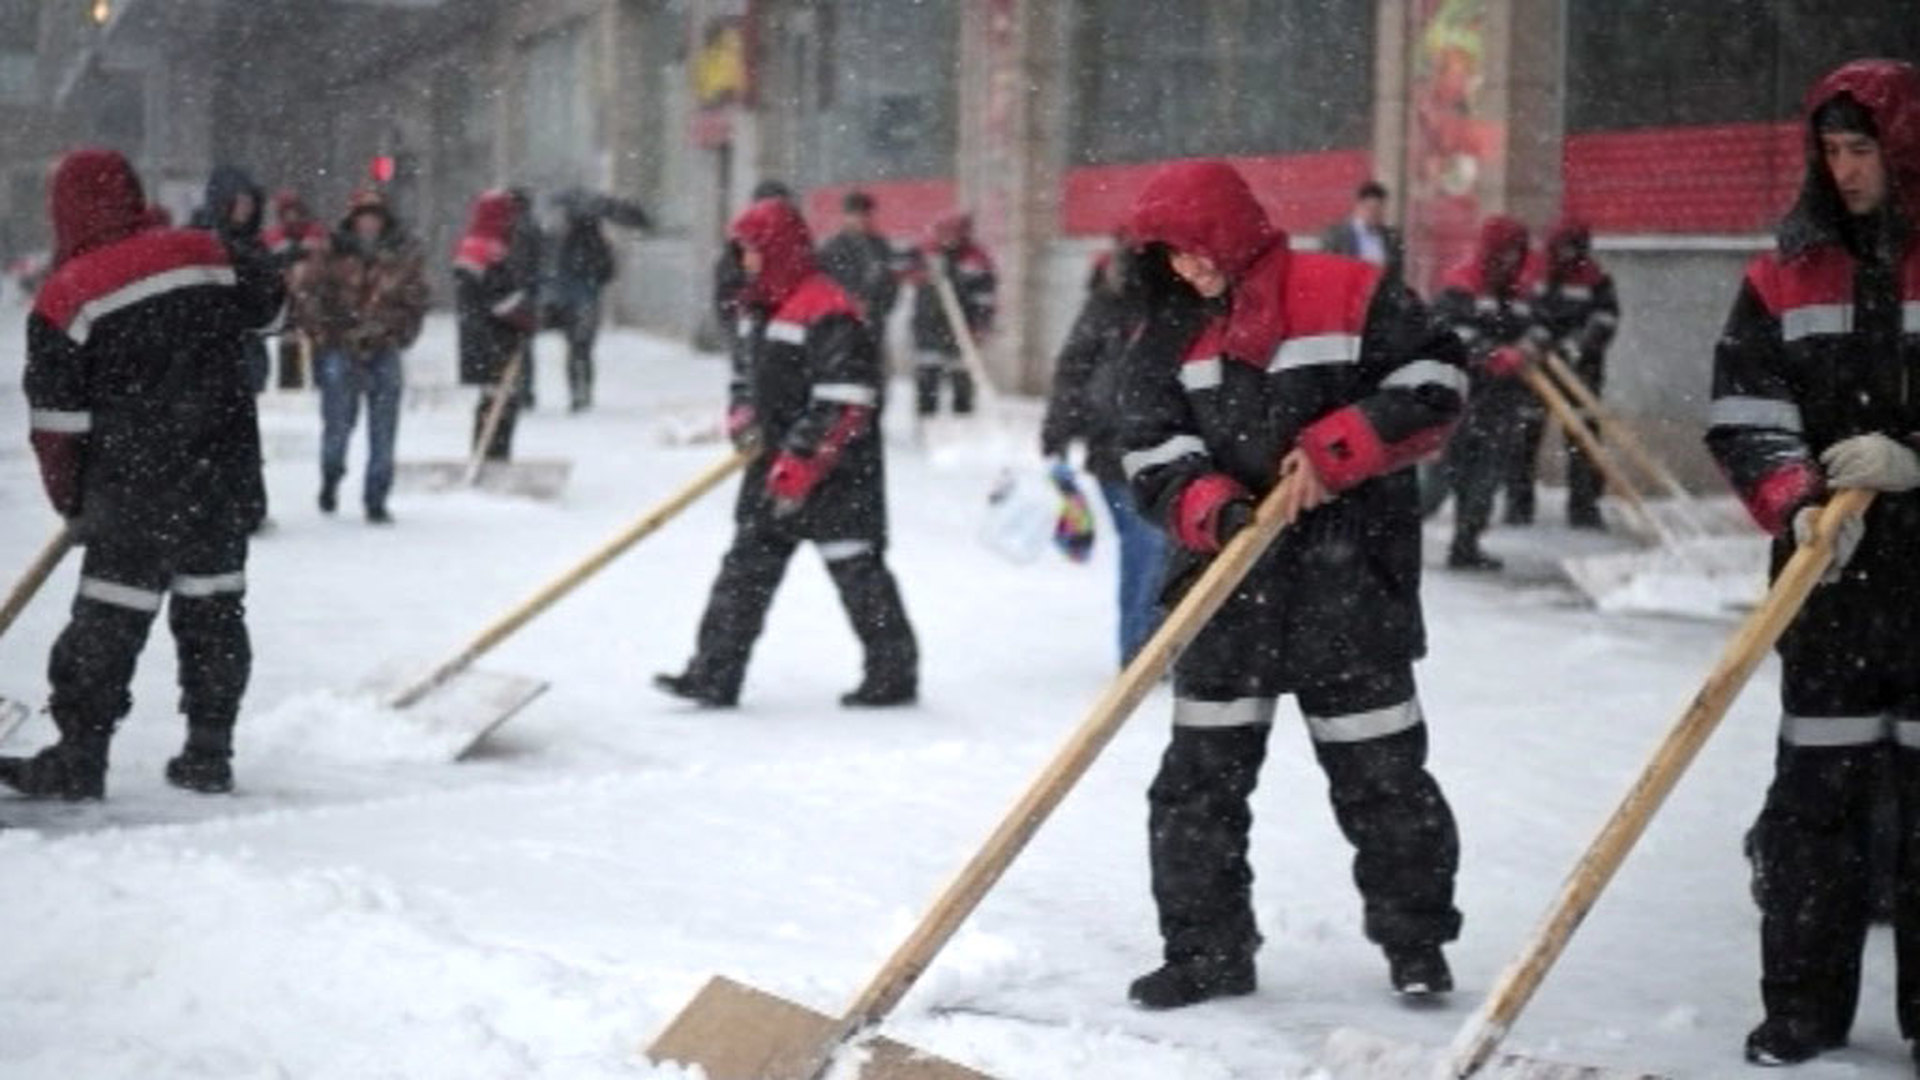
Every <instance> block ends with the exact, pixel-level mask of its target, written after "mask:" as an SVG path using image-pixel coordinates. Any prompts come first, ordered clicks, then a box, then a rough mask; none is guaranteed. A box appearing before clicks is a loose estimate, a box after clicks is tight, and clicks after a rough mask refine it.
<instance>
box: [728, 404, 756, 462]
mask: <svg viewBox="0 0 1920 1080" xmlns="http://www.w3.org/2000/svg"><path fill="white" fill-rule="evenodd" d="M759 420H760V417H759V415H758V414H756V413H755V412H754V411H753V406H751V405H735V406H734V407H733V408H731V409H728V410H727V440H728V441H729V442H731V443H733V448H734V449H735V450H743V451H744V450H752V449H753V448H754V447H756V446H759V445H760V423H759Z"/></svg>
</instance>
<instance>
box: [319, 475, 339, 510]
mask: <svg viewBox="0 0 1920 1080" xmlns="http://www.w3.org/2000/svg"><path fill="white" fill-rule="evenodd" d="M339 508H340V478H339V477H338V476H323V477H321V478H320V512H321V513H323V514H331V513H333V512H334V511H335V510H338V509H339Z"/></svg>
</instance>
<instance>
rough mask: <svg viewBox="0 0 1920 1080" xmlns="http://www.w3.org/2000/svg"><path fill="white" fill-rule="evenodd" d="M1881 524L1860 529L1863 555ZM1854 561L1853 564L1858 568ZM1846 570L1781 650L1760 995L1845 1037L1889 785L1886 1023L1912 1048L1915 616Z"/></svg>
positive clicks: (1877, 573)
mask: <svg viewBox="0 0 1920 1080" xmlns="http://www.w3.org/2000/svg"><path fill="white" fill-rule="evenodd" d="M1876 509H1878V508H1876ZM1882 520H1884V519H1882ZM1879 523H1880V522H1876V521H1875V520H1874V519H1873V518H1869V526H1868V534H1867V535H1868V538H1869V539H1868V541H1867V542H1868V543H1872V537H1873V529H1874V525H1875V524H1879ZM1885 539H1887V538H1886V537H1883V538H1882V540H1883V541H1884V540H1885ZM1864 550H1865V545H1863V553H1864ZM1876 554H1877V553H1876ZM1901 557H1903V558H1905V557H1910V556H1904V555H1903V556H1901ZM1861 561H1862V559H1861V558H1860V557H1858V556H1856V559H1855V563H1856V564H1858V563H1859V562H1861ZM1875 561H1876V562H1879V561H1880V560H1878V559H1876V560H1875ZM1852 569H1853V567H1851V566H1850V567H1849V574H1848V576H1847V577H1846V578H1845V579H1843V580H1841V581H1840V582H1838V583H1835V584H1832V585H1823V586H1821V587H1820V588H1818V589H1816V590H1815V591H1814V594H1813V596H1812V598H1811V599H1810V600H1809V601H1808V603H1807V606H1806V608H1805V609H1804V610H1803V611H1802V612H1801V614H1800V617H1799V618H1798V619H1797V620H1795V622H1794V624H1793V626H1792V627H1791V628H1789V630H1788V632H1787V634H1786V636H1785V638H1784V639H1783V640H1782V643H1781V647H1780V654H1781V661H1782V674H1781V703H1782V717H1781V726H1780V739H1779V743H1778V747H1777V752H1776V757H1775V762H1774V777H1773V784H1772V786H1771V787H1770V788H1769V789H1768V791H1767V799H1766V804H1765V806H1764V807H1763V808H1762V810H1761V812H1760V820H1759V822H1758V823H1757V824H1756V826H1755V829H1754V833H1753V846H1754V859H1755V863H1756V867H1757V868H1758V869H1759V870H1760V873H1759V874H1758V875H1757V876H1756V891H1757V892H1758V894H1759V897H1758V898H1759V901H1760V909H1761V929H1760V959H1761V979H1760V994H1761V999H1762V1001H1763V1002H1764V1004H1765V1006H1766V1010H1767V1015H1768V1016H1769V1017H1781V1018H1786V1019H1798V1020H1800V1021H1802V1022H1804V1023H1809V1024H1812V1025H1815V1029H1816V1030H1818V1031H1820V1032H1821V1033H1822V1034H1825V1035H1827V1036H1830V1037H1832V1038H1834V1039H1836V1040H1837V1039H1838V1038H1840V1037H1843V1036H1844V1035H1845V1034H1846V1033H1847V1032H1848V1030H1849V1029H1850V1028H1851V1027H1852V1025H1853V1019H1854V1012H1855V1008H1856V1006H1857V1004H1858V1001H1859V995H1860V960H1861V951H1862V949H1863V947H1864V945H1865V942H1866V937H1867V926H1868V923H1869V920H1870V917H1871V914H1872V912H1871V908H1872V904H1871V887H1870V885H1871V867H1872V861H1873V859H1872V847H1873V843H1874V839H1873V837H1874V817H1875V807H1876V804H1877V803H1879V802H1880V801H1881V798H1882V791H1883V789H1884V787H1885V785H1886V784H1887V783H1888V782H1889V773H1890V774H1891V784H1892V786H1893V788H1894V794H1895V799H1896V801H1897V803H1898V806H1899V814H1898V816H1899V823H1898V832H1899V835H1900V837H1901V838H1902V842H1901V844H1900V849H1901V850H1900V853H1899V857H1898V859H1897V870H1896V879H1895V896H1894V945H1895V950H1896V956H1897V962H1898V969H1899V976H1898V983H1897V991H1896V993H1897V999H1898V1000H1897V1002H1896V1011H1897V1013H1898V1016H1899V1021H1900V1031H1901V1034H1902V1035H1903V1036H1905V1037H1906V1038H1908V1039H1915V1038H1920V852H1916V851H1915V849H1914V846H1913V845H1914V838H1915V836H1916V835H1920V649H1916V648H1915V646H1914V643H1913V642H1914V639H1913V636H1912V635H1913V632H1914V631H1915V630H1916V629H1920V627H1916V626H1915V625H1914V624H1915V623H1916V622H1917V621H1920V620H1917V619H1916V618H1915V616H1914V615H1913V613H1912V603H1911V601H1912V589H1911V583H1910V582H1904V581H1901V582H1898V583H1897V584H1896V583H1895V582H1893V581H1890V580H1889V579H1894V578H1895V577H1896V575H1895V574H1890V573H1886V572H1884V571H1885V570H1886V569H1887V567H1885V566H1884V565H1883V566H1879V567H1876V568H1875V569H1874V572H1870V573H1867V574H1863V575H1861V576H1857V577H1856V576H1854V574H1853V573H1852ZM1903 576H1905V577H1910V576H1911V575H1910V574H1908V575H1903ZM1890 584H1895V588H1894V590H1893V591H1892V592H1891V594H1890V592H1889V588H1888V586H1889V585H1890ZM1890 595H1891V597H1892V598H1891V599H1890V598H1889V597H1890ZM1876 615H1878V616H1880V617H1879V618H1876V617H1875V616H1876Z"/></svg>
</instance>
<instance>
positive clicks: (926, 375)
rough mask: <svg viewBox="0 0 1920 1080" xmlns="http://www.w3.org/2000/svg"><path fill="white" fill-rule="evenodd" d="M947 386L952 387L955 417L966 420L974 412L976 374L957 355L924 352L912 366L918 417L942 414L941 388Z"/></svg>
mask: <svg viewBox="0 0 1920 1080" xmlns="http://www.w3.org/2000/svg"><path fill="white" fill-rule="evenodd" d="M945 382H952V383H953V414H954V415H955V416H966V415H968V414H969V413H971V412H973V393H974V386H973V372H971V371H968V370H967V367H966V365H965V364H964V363H962V362H961V360H960V357H959V356H958V355H957V354H955V355H949V354H947V353H943V352H936V351H934V350H932V349H921V350H920V352H919V354H918V355H917V356H916V357H915V359H914V365H913V389H914V406H915V411H916V412H918V413H919V415H921V416H933V415H934V414H936V413H938V412H939V411H940V386H941V384H942V383H945Z"/></svg>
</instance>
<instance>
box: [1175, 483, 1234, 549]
mask: <svg viewBox="0 0 1920 1080" xmlns="http://www.w3.org/2000/svg"><path fill="white" fill-rule="evenodd" d="M1252 509H1253V507H1252V503H1251V497H1250V496H1249V495H1248V493H1247V489H1246V488H1244V487H1242V486H1240V482H1239V481H1237V480H1235V479H1234V478H1233V477H1231V476H1228V475H1226V474H1225V473H1207V474H1206V475H1204V476H1202V477H1200V478H1199V479H1197V480H1195V481H1193V482H1192V483H1190V484H1188V485H1187V488H1186V490H1185V491H1182V492H1181V493H1180V497H1179V499H1178V500H1177V501H1176V502H1175V503H1174V507H1173V537H1174V539H1175V540H1178V541H1179V542H1180V545H1181V546H1182V547H1184V548H1186V549H1187V550H1189V551H1196V552H1199V553H1200V554H1202V555H1211V554H1213V553H1214V552H1216V551H1219V550H1220V546H1221V545H1222V544H1225V543H1226V542H1227V541H1228V540H1230V539H1232V538H1233V533H1235V532H1238V531H1239V530H1240V529H1241V528H1243V527H1245V525H1246V524H1247V522H1248V521H1251V520H1252V519H1253V514H1252V513H1251V511H1252Z"/></svg>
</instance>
